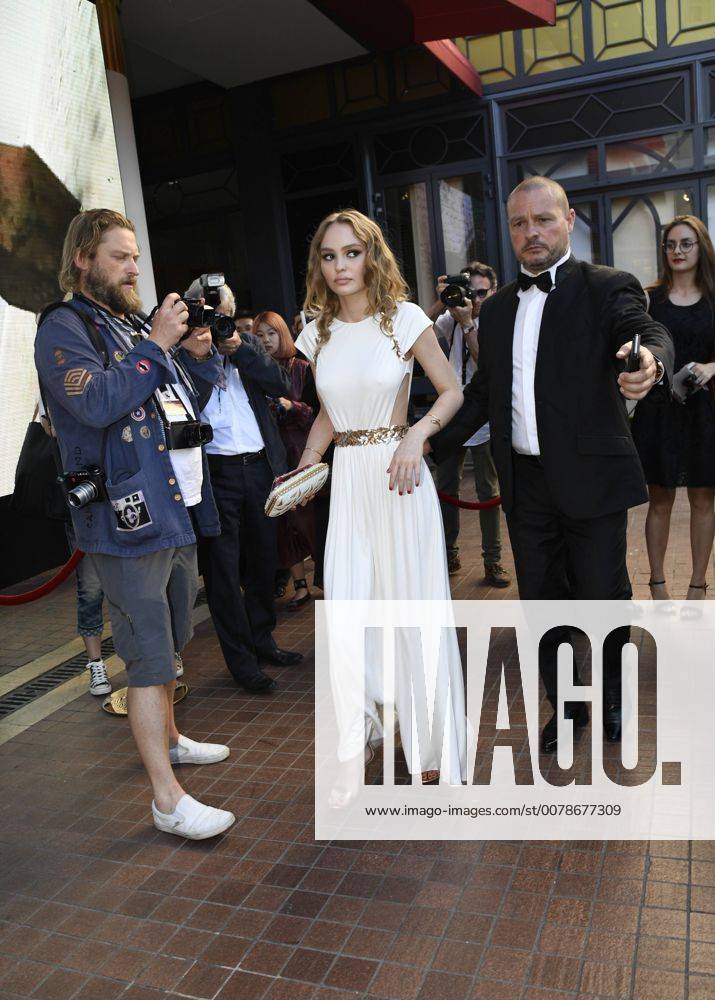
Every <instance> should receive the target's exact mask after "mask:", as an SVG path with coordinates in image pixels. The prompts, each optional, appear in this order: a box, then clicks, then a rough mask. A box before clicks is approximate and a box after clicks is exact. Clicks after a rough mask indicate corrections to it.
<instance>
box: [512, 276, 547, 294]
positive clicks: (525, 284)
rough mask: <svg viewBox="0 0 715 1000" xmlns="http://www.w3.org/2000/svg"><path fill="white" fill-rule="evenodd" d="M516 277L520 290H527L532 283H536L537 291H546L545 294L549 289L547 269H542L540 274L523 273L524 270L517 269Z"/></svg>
mask: <svg viewBox="0 0 715 1000" xmlns="http://www.w3.org/2000/svg"><path fill="white" fill-rule="evenodd" d="M517 278H518V281H519V288H520V289H521V290H522V292H528V291H529V289H530V288H531V286H532V285H536V287H537V288H538V289H539V291H541V292H546V294H547V295H548V294H549V292H550V291H551V274H550V273H549V271H542V272H541V274H525V273H524V271H519V274H518V276H517Z"/></svg>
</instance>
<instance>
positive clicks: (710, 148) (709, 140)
mask: <svg viewBox="0 0 715 1000" xmlns="http://www.w3.org/2000/svg"><path fill="white" fill-rule="evenodd" d="M705 162H706V163H715V128H706V129H705Z"/></svg>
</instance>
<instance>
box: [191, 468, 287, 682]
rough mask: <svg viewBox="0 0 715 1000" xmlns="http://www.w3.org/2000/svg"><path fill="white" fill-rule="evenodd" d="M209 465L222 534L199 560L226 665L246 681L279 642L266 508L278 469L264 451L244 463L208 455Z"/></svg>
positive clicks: (272, 540) (272, 539)
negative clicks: (261, 656) (275, 632)
mask: <svg viewBox="0 0 715 1000" xmlns="http://www.w3.org/2000/svg"><path fill="white" fill-rule="evenodd" d="M209 469H210V472H211V485H212V486H213V492H214V498H215V500H216V506H217V507H218V512H219V517H220V519H221V534H220V535H219V536H218V538H204V539H202V541H201V547H200V565H201V570H202V572H203V575H204V583H205V584H206V596H207V598H208V604H209V610H210V611H211V617H212V618H213V622H214V626H215V628H216V634H217V635H218V638H219V642H220V643H221V649H222V651H223V655H224V659H225V660H226V665H227V666H228V669H229V670H230V671H231V673H232V674H233V676H234V677H235V678H236V679H237V680H239V681H243V680H247V679H249V678H251V677H253V676H254V675H255V674H256V672H257V671H258V669H259V667H258V656H259V654H260V653H261V652H263V651H266V650H269V649H272V648H273V647H274V642H273V636H272V635H271V633H272V632H273V629H274V628H275V626H276V613H275V607H274V602H273V591H274V586H275V575H276V569H277V566H278V550H277V544H276V523H275V521H274V520H273V519H272V518H270V517H266V515H265V514H264V512H263V507H264V505H265V502H266V498H267V496H268V494H269V492H270V489H271V484H272V482H273V473H272V472H271V468H270V466H269V464H268V461H267V460H266V458H265V456H262V457H261V458H259V459H258V460H257V461H255V462H250V463H248V464H244V462H243V461H242V460H241V459H240V458H239V457H238V456H226V457H224V456H221V455H209Z"/></svg>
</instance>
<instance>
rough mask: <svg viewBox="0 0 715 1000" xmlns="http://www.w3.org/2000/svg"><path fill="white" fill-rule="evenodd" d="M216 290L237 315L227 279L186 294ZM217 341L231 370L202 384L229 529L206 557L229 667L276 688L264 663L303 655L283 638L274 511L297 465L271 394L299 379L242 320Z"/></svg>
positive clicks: (224, 308)
mask: <svg viewBox="0 0 715 1000" xmlns="http://www.w3.org/2000/svg"><path fill="white" fill-rule="evenodd" d="M207 295H208V296H209V297H210V298H209V299H207V301H211V303H212V304H213V305H214V306H215V309H216V312H217V313H219V314H223V316H227V317H233V316H234V313H235V308H236V303H235V299H234V296H233V292H232V291H231V289H230V288H229V287H228V285H226V284H224V283H223V280H222V282H221V284H220V285H219V286H218V287H217V288H216V289H215V291H213V292H212V291H211V290H209V289H207V288H206V285H205V282H204V279H203V278H199V279H197V280H196V281H194V282H193V284H192V285H191V286H190V288H189V289H188V290H187V292H186V296H187V298H198V297H202V298H206V296H207ZM211 296H214V297H213V298H211ZM215 343H216V346H217V349H218V352H219V354H220V355H221V359H222V368H221V378H220V379H219V380H218V381H215V380H212V379H210V378H207V379H202V378H201V373H199V376H198V381H197V389H198V392H199V405H200V407H201V415H202V418H203V419H204V420H206V421H207V422H208V423H210V424H211V426H212V427H213V440H212V441H211V442H210V444H208V445H207V447H206V452H207V455H208V463H209V469H210V472H211V483H212V486H213V492H214V496H215V497H216V504H217V506H218V511H219V516H220V521H221V534H220V535H219V536H218V537H216V538H204V539H202V540H201V545H200V550H199V558H200V564H201V571H202V573H203V577H204V583H205V584H206V596H207V598H208V603H209V610H210V611H211V617H212V619H213V623H214V627H215V629H216V634H217V635H218V638H219V642H220V643H221V649H222V651H223V655H224V659H225V661H226V665H227V667H228V669H229V671H230V672H231V675H232V677H233V678H234V680H235V681H236V683H237V684H238V685H239V686H240V687H242V688H244V689H245V690H246V691H249V692H250V693H252V694H267V693H269V692H270V691H273V690H274V689H275V688H276V686H277V684H276V681H275V680H274V679H273V678H272V677H270V676H269V675H268V674H266V673H264V671H263V670H262V666H263V665H265V664H270V665H271V666H277V667H290V666H295V665H296V664H298V663H300V662H301V660H302V659H303V655H302V654H301V653H296V652H293V651H291V650H287V649H279V648H278V646H277V645H276V643H275V641H274V639H273V635H272V633H273V630H274V628H275V627H276V612H275V600H274V591H275V575H276V569H277V567H278V542H277V531H276V522H275V520H274V519H273V518H270V517H266V515H265V513H264V507H265V504H266V500H267V498H268V494H269V493H270V490H271V485H272V483H273V480H274V478H275V477H276V476H280V475H282V474H283V473H284V472H286V471H287V464H286V454H285V448H284V446H283V442H282V440H281V437H280V432H279V430H278V427H277V425H276V422H275V420H274V419H273V415H272V413H271V410H270V407H269V403H268V399H267V398H266V397H267V396H271V397H276V398H277V397H281V396H288V395H289V392H290V380H289V377H288V374H287V372H286V371H285V369H284V368H282V367H281V366H280V365H279V364H278V363H277V362H275V361H273V360H272V359H271V358H270V357H269V356H268V354H266V352H265V350H264V348H263V345H262V343H261V342H260V340H259V339H258V337H255V336H254V335H253V334H251V333H246V332H241V333H239V330H238V323H237V322H236V324H235V325H233V326H232V328H231V336H222V337H217V338H215Z"/></svg>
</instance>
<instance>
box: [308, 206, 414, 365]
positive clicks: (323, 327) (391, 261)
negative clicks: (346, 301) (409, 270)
mask: <svg viewBox="0 0 715 1000" xmlns="http://www.w3.org/2000/svg"><path fill="white" fill-rule="evenodd" d="M336 222H342V223H345V224H346V225H348V226H350V228H351V229H352V231H353V232H354V233H355V237H356V239H357V240H358V242H360V243H362V244H363V246H364V247H365V286H366V288H367V298H368V303H369V308H370V315H372V316H379V317H380V329H381V330H382V332H383V333H384V334H385V336H386V337H389V338H390V340H392V345H393V349H394V350H395V351H396V353H397V354H398V356H401V355H400V351H399V348H398V347H397V341H396V340H395V335H394V332H393V328H392V324H393V318H394V315H395V312H396V311H397V306H398V303H400V302H404V301H405V300H406V299H407V297H408V293H409V289H408V287H407V283H406V281H405V279H404V278H403V277H402V274H401V273H400V268H399V265H398V263H397V260H396V259H395V255H394V253H393V252H392V250H391V249H390V247H389V246H388V244H387V240H386V239H385V237H384V235H383V233H382V230H381V229H380V227H379V226H378V225H377V223H376V222H373V221H372V219H368V217H367V216H366V215H363V214H362V212H358V210H357V209H355V208H345V209H341V210H340V211H339V212H331V214H330V215H326V217H325V218H324V219H323V221H322V222H321V223H320V225H319V226H318V228H317V229H316V231H315V234H314V236H313V239H312V240H311V243H310V250H309V251H308V274H307V277H306V295H305V303H304V305H303V309H304V310H305V312H306V313H307V314H308V315H309V316H315V317H316V323H317V327H318V342H317V345H316V350H315V360H316V361H317V360H318V354H319V353H320V350H321V348H322V347H324V346H325V344H327V342H328V341H329V340H330V324H331V323H332V322H333V320H334V319H335V317H336V316H337V314H338V311H339V309H340V300H339V299H338V296H337V295H336V294H335V292H333V291H331V290H330V288H328V284H327V282H326V280H325V278H324V277H323V272H322V268H321V263H322V261H321V255H320V248H321V246H322V243H323V238H324V237H325V233H326V230H327V229H328V227H329V226H332V225H333V224H334V223H336Z"/></svg>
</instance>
